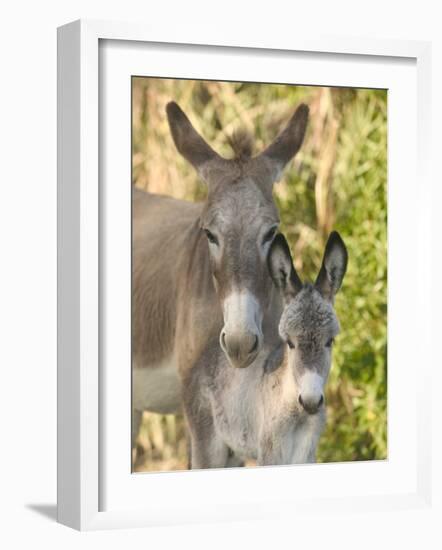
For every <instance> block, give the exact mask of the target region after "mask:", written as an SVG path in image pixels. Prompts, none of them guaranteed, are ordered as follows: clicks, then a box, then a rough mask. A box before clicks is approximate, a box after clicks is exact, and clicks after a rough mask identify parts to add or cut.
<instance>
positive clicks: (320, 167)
mask: <svg viewBox="0 0 442 550" xmlns="http://www.w3.org/2000/svg"><path fill="white" fill-rule="evenodd" d="M170 100H175V101H177V102H179V104H180V105H181V106H182V108H183V109H184V110H185V111H186V113H187V114H188V116H189V117H190V118H191V120H192V122H193V123H194V124H195V126H196V127H197V128H198V129H199V131H200V132H201V133H202V134H203V135H204V137H205V138H206V139H207V140H208V141H209V143H210V144H211V145H212V146H213V147H214V148H215V149H216V150H217V151H218V152H219V153H220V154H222V155H225V156H229V155H231V152H230V150H229V146H228V136H229V135H231V134H232V132H233V131H234V130H235V129H237V128H239V127H245V128H247V129H249V130H250V131H252V132H253V135H254V136H255V138H256V140H255V144H256V150H257V151H259V150H260V149H261V148H262V147H263V146H264V145H265V144H268V143H269V142H270V141H271V140H272V139H273V138H274V137H275V135H276V134H277V132H278V130H279V129H280V128H281V126H282V125H283V124H284V122H286V121H287V120H288V118H289V117H290V115H291V113H292V112H293V109H294V108H295V106H296V105H297V104H298V103H299V102H301V101H303V102H306V103H307V104H308V105H309V107H310V121H309V126H308V131H307V135H306V139H305V141H304V144H303V146H302V148H301V151H300V152H299V153H298V155H297V156H296V158H295V160H294V161H293V162H292V163H291V165H290V166H289V168H288V169H287V170H286V173H285V176H284V178H283V180H282V181H281V182H280V183H278V184H276V185H275V188H274V194H275V199H276V201H277V204H278V207H279V210H280V215H281V222H282V225H281V229H282V231H283V232H284V233H285V235H286V236H287V238H288V240H289V242H290V245H291V249H292V252H293V254H294V261H295V265H296V268H297V270H298V271H299V272H300V274H302V277H303V278H304V279H313V278H314V277H315V276H316V274H317V272H318V269H319V265H320V260H321V254H322V251H323V248H324V245H325V240H326V238H327V235H328V233H329V232H330V230H331V229H332V228H333V229H337V230H338V231H339V232H340V233H341V234H342V235H343V238H344V240H345V242H346V245H347V247H348V250H349V266H348V272H347V275H346V277H345V279H344V285H343V288H342V290H341V292H340V293H339V294H338V296H337V298H336V309H337V313H338V316H339V319H340V323H341V335H340V336H339V337H338V338H337V340H336V345H335V347H334V355H333V367H332V371H331V375H330V380H329V383H328V386H327V396H326V397H327V410H328V423H327V428H326V431H325V432H324V434H323V436H322V438H321V441H320V445H319V449H318V460H319V461H324V462H330V461H348V460H369V459H382V458H385V457H386V456H387V198H386V191H387V92H386V91H382V90H365V89H357V90H356V89H350V88H327V87H309V86H287V85H267V84H266V85H259V84H249V83H222V82H205V81H180V80H167V79H147V78H134V80H133V179H134V184H135V185H137V186H139V187H141V188H144V189H149V190H150V191H152V192H157V193H164V194H168V195H172V196H175V197H177V198H185V199H188V200H200V199H202V198H203V197H204V196H205V193H206V189H205V187H204V185H203V184H201V183H200V182H199V181H198V178H197V176H196V173H195V172H194V170H193V169H192V168H191V167H190V166H189V165H188V164H187V163H186V162H185V161H184V160H183V159H182V158H181V157H180V156H179V155H178V153H177V152H176V150H175V147H174V145H173V142H172V139H171V137H170V133H169V129H168V126H167V120H166V117H165V105H166V103H167V102H168V101H170ZM157 416H158V415H154V414H151V413H146V414H145V417H144V419H145V421H144V423H143V429H142V432H141V436H140V443H141V446H142V447H143V448H145V451H146V453H145V455H144V459H143V458H142V457H141V458H140V460H139V462H138V464H137V469H138V470H150V469H175V468H185V467H186V464H187V456H186V445H185V430H184V425H183V419H182V418H180V417H177V418H175V417H171V418H170V419H169V418H167V420H165V419H164V418H157ZM172 426H173V428H172ZM143 434H144V435H143ZM159 434H161V435H159Z"/></svg>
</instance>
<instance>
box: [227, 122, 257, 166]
mask: <svg viewBox="0 0 442 550" xmlns="http://www.w3.org/2000/svg"><path fill="white" fill-rule="evenodd" d="M228 142H229V145H230V147H231V148H232V150H233V153H234V155H235V156H234V160H239V161H246V160H248V159H249V158H251V156H252V154H253V137H252V135H251V134H250V132H248V131H247V130H245V129H240V130H237V131H235V132H234V133H233V134H232V135H231V136H230V137H229V138H228Z"/></svg>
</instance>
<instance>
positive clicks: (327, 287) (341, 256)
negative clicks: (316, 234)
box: [315, 231, 348, 302]
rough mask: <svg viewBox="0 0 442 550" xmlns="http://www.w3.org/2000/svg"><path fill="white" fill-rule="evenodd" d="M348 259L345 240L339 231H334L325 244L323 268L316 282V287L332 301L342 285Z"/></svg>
mask: <svg viewBox="0 0 442 550" xmlns="http://www.w3.org/2000/svg"><path fill="white" fill-rule="evenodd" d="M347 261H348V253H347V248H346V247H345V244H344V241H343V240H342V239H341V236H340V235H339V233H338V232H337V231H333V232H332V233H330V237H329V238H328V241H327V244H326V246H325V252H324V258H323V260H322V265H321V269H320V270H319V274H318V278H317V279H316V282H315V287H316V288H317V289H318V290H319V292H320V293H321V294H322V295H323V296H324V298H326V299H327V300H330V301H331V302H333V300H334V297H335V294H336V293H337V292H338V290H339V289H340V287H341V284H342V279H343V278H344V275H345V272H346V270H347Z"/></svg>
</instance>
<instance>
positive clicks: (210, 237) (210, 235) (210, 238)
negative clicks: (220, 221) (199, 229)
mask: <svg viewBox="0 0 442 550" xmlns="http://www.w3.org/2000/svg"><path fill="white" fill-rule="evenodd" d="M204 233H205V234H206V236H207V240H208V241H209V243H212V244H218V239H217V238H216V237H215V235H214V234H213V233H211V232H210V231H209V230H208V229H204Z"/></svg>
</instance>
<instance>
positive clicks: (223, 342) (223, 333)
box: [221, 332, 227, 349]
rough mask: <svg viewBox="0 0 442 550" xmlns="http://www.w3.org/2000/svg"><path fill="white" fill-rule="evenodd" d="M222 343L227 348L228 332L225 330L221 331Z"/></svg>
mask: <svg viewBox="0 0 442 550" xmlns="http://www.w3.org/2000/svg"><path fill="white" fill-rule="evenodd" d="M221 344H222V345H223V348H224V349H227V346H226V333H225V332H222V333H221Z"/></svg>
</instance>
